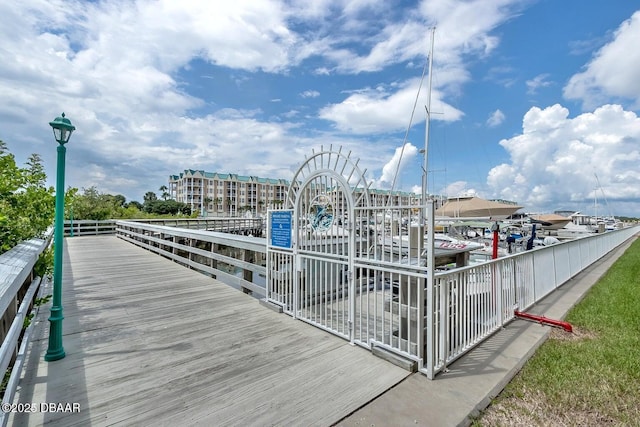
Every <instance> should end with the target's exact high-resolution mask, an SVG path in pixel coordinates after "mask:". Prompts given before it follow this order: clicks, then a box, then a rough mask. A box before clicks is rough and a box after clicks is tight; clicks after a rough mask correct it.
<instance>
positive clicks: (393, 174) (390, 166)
mask: <svg viewBox="0 0 640 427" xmlns="http://www.w3.org/2000/svg"><path fill="white" fill-rule="evenodd" d="M417 154H418V148H417V147H416V146H415V145H413V144H411V143H410V142H407V143H406V144H404V146H401V147H397V148H396V149H395V151H394V153H393V156H392V157H391V159H390V160H389V161H388V162H387V163H386V164H385V165H384V166H383V167H382V175H381V176H380V178H378V179H377V180H375V186H374V188H385V189H390V188H393V189H394V190H397V189H398V182H397V180H398V177H399V176H400V173H401V171H402V169H403V168H404V167H406V165H407V164H408V163H409V162H410V161H411V160H412V159H414V158H415V157H416V155H417Z"/></svg>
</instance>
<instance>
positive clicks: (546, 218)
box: [530, 214, 572, 230]
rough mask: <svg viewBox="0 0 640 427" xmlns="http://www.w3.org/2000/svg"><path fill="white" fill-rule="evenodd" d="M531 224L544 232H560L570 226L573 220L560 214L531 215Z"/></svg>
mask: <svg viewBox="0 0 640 427" xmlns="http://www.w3.org/2000/svg"><path fill="white" fill-rule="evenodd" d="M530 219H531V222H532V223H533V224H538V225H539V226H540V227H542V228H543V229H544V230H559V229H561V228H564V227H565V226H566V225H567V224H569V223H570V222H571V221H572V219H571V218H570V217H565V216H562V215H558V214H544V215H531V216H530Z"/></svg>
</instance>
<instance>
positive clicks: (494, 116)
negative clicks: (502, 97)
mask: <svg viewBox="0 0 640 427" xmlns="http://www.w3.org/2000/svg"><path fill="white" fill-rule="evenodd" d="M504 119H505V115H504V113H503V112H502V111H500V109H498V110H496V111H494V112H493V113H491V115H490V116H489V118H488V119H487V126H489V127H491V128H493V127H496V126H500V125H501V124H502V122H504Z"/></svg>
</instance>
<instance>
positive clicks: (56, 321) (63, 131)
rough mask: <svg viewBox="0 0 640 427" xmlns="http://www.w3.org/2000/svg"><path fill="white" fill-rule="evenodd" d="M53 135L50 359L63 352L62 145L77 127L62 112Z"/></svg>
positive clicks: (63, 154)
mask: <svg viewBox="0 0 640 427" xmlns="http://www.w3.org/2000/svg"><path fill="white" fill-rule="evenodd" d="M49 125H50V126H51V127H52V128H53V135H54V137H55V139H56V141H57V142H58V159H57V163H56V216H55V229H54V234H53V244H54V253H53V302H52V304H51V315H50V316H49V347H48V348H47V354H45V356H44V360H46V361H47V362H51V361H54V360H59V359H62V358H63V357H64V356H65V353H64V348H63V347H62V319H64V316H63V315H62V253H63V250H62V249H63V245H64V243H63V239H64V162H65V155H66V152H67V149H66V147H65V146H64V145H65V144H66V143H67V142H69V138H70V137H71V134H72V133H73V131H74V130H76V127H75V126H73V125H72V124H71V121H70V120H69V119H67V118H66V117H65V116H64V113H62V116H61V117H56V118H55V120H53V121H52V122H49Z"/></svg>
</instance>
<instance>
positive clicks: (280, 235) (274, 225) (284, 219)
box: [269, 211, 291, 248]
mask: <svg viewBox="0 0 640 427" xmlns="http://www.w3.org/2000/svg"><path fill="white" fill-rule="evenodd" d="M269 231H270V232H269V235H270V236H271V246H278V247H280V248H291V211H274V212H271V230H269Z"/></svg>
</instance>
